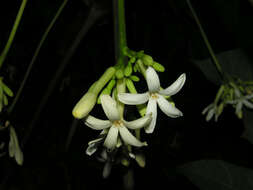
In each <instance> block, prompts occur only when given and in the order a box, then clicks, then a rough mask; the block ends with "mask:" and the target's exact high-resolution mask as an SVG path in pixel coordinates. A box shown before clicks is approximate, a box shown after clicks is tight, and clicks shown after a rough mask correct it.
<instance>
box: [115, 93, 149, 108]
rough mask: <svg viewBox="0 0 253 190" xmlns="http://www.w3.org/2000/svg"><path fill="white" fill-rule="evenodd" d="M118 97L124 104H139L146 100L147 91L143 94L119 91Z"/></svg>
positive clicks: (147, 96)
mask: <svg viewBox="0 0 253 190" xmlns="http://www.w3.org/2000/svg"><path fill="white" fill-rule="evenodd" d="M118 99H119V101H121V102H122V103H124V104H128V105H139V104H143V103H145V102H147V101H148V99H149V93H147V92H146V93H143V94H130V93H120V94H118Z"/></svg>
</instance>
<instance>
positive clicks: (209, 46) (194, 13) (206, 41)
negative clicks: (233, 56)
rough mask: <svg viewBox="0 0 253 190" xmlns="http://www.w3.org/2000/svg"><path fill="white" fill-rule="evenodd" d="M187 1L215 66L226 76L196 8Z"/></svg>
mask: <svg viewBox="0 0 253 190" xmlns="http://www.w3.org/2000/svg"><path fill="white" fill-rule="evenodd" d="M186 2H187V4H188V6H189V8H190V10H191V13H192V15H193V17H194V19H195V21H196V23H197V25H198V27H199V30H200V33H201V36H202V37H203V40H204V42H205V44H206V47H207V49H208V51H209V53H210V55H211V57H212V59H213V62H214V64H215V66H216V68H217V70H218V72H219V73H220V75H221V76H222V78H223V77H224V72H223V71H222V68H221V65H220V63H219V61H218V59H217V58H216V56H215V53H214V51H213V49H212V47H211V44H210V43H209V41H208V38H207V36H206V34H205V31H204V29H203V28H202V26H201V23H200V21H199V18H198V16H197V14H196V12H195V10H194V8H193V7H192V5H191V2H190V0H186Z"/></svg>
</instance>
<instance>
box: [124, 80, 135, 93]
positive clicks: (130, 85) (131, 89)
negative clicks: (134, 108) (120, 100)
mask: <svg viewBox="0 0 253 190" xmlns="http://www.w3.org/2000/svg"><path fill="white" fill-rule="evenodd" d="M126 86H127V89H128V90H129V92H130V93H132V94H136V93H137V91H136V89H135V86H134V83H133V81H131V80H130V79H128V78H127V79H126Z"/></svg>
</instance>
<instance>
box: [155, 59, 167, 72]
mask: <svg viewBox="0 0 253 190" xmlns="http://www.w3.org/2000/svg"><path fill="white" fill-rule="evenodd" d="M153 68H154V69H155V70H156V71H158V72H164V71H165V68H164V66H162V65H161V64H160V63H157V62H155V61H154V64H153Z"/></svg>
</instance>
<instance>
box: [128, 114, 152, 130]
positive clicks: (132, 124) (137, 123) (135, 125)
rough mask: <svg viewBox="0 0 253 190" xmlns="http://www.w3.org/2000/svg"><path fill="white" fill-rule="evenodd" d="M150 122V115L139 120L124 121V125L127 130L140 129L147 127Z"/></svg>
mask: <svg viewBox="0 0 253 190" xmlns="http://www.w3.org/2000/svg"><path fill="white" fill-rule="evenodd" d="M151 120H152V113H150V114H147V115H145V116H144V117H141V118H140V119H136V120H134V121H124V124H125V126H126V127H127V128H129V129H140V128H142V127H145V126H147V125H148V124H149V123H150V122H151Z"/></svg>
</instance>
